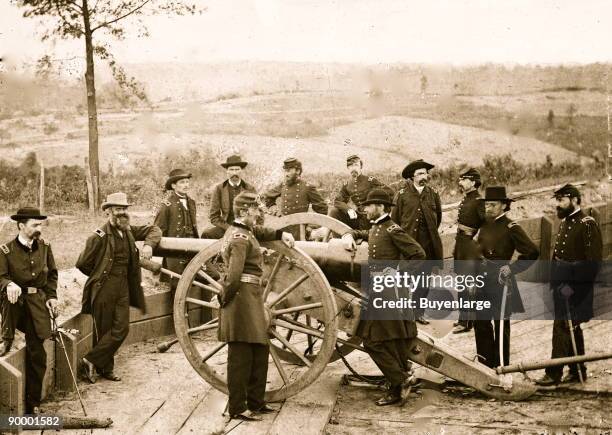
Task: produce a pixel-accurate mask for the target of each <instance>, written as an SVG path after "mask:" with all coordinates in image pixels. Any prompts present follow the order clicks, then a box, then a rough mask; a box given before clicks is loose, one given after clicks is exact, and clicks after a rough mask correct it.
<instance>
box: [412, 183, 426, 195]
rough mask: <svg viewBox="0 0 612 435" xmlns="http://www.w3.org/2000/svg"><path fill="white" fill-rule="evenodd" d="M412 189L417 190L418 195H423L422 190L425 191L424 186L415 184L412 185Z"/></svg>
mask: <svg viewBox="0 0 612 435" xmlns="http://www.w3.org/2000/svg"><path fill="white" fill-rule="evenodd" d="M414 188H415V189H416V190H417V192H419V193H423V189H425V186H417V185H416V184H415V185H414Z"/></svg>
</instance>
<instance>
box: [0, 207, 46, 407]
mask: <svg viewBox="0 0 612 435" xmlns="http://www.w3.org/2000/svg"><path fill="white" fill-rule="evenodd" d="M11 219H13V220H14V221H16V222H17V228H18V230H19V234H18V235H17V237H16V238H15V239H13V240H11V241H10V242H8V243H6V244H4V245H0V305H1V308H2V347H0V356H3V355H6V354H7V353H8V352H9V351H10V349H11V345H12V343H13V338H14V335H15V328H18V329H19V330H20V331H22V332H23V333H24V334H25V339H26V360H25V370H26V376H25V382H26V391H25V393H26V397H25V401H26V414H38V413H39V412H40V409H39V407H40V399H41V392H42V383H43V378H44V376H45V372H46V370H47V353H46V352H45V348H44V346H43V343H44V340H45V339H47V338H49V337H50V336H51V320H50V317H49V311H51V313H52V314H53V316H56V315H57V267H56V266H55V260H54V259H53V252H52V251H51V245H49V242H47V241H45V240H43V239H42V238H41V237H40V234H41V232H40V229H41V225H42V221H43V220H45V219H47V217H46V216H43V215H41V214H40V211H39V210H38V209H37V208H33V207H24V208H21V209H19V210H18V211H17V213H16V214H14V215H12V216H11Z"/></svg>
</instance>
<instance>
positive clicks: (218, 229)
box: [202, 155, 255, 239]
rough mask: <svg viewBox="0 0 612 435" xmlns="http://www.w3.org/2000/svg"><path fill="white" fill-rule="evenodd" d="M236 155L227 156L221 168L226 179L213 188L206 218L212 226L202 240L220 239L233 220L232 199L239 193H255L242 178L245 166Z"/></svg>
mask: <svg viewBox="0 0 612 435" xmlns="http://www.w3.org/2000/svg"><path fill="white" fill-rule="evenodd" d="M247 164H248V163H247V162H245V161H243V160H242V158H241V157H240V156H238V155H233V156H229V157H228V158H227V159H226V161H225V162H224V163H221V166H222V167H223V168H225V171H226V173H227V179H226V180H225V181H224V182H222V183H219V184H217V185H216V186H215V188H214V190H213V193H212V196H211V198H210V210H209V211H208V218H209V219H210V223H211V224H212V226H210V227H208V228H206V229H204V231H203V232H202V238H203V239H220V238H221V237H223V234H225V230H227V229H228V228H229V226H230V225H231V223H232V221H233V220H234V210H233V204H234V198H236V197H237V196H238V195H239V194H240V193H242V192H244V191H246V192H255V187H254V186H252V185H251V184H249V183H247V182H246V181H245V180H244V179H243V178H242V172H243V171H244V168H245V167H246V166H247Z"/></svg>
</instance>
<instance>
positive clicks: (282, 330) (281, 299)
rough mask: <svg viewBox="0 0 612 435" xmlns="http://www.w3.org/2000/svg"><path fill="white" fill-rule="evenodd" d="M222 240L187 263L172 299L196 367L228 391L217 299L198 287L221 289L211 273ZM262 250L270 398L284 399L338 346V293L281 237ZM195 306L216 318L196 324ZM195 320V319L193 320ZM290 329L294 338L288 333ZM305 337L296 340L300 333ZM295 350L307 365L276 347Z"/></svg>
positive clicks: (219, 265)
mask: <svg viewBox="0 0 612 435" xmlns="http://www.w3.org/2000/svg"><path fill="white" fill-rule="evenodd" d="M221 244H222V241H219V242H216V243H214V244H212V245H211V246H209V247H207V248H206V249H203V250H202V251H200V252H199V253H198V254H197V255H196V256H195V257H194V258H193V259H192V260H191V262H190V263H189V264H188V265H187V267H186V268H185V270H184V272H183V274H182V276H181V279H180V280H179V283H178V286H177V289H176V295H175V299H174V326H175V330H176V335H177V338H178V341H179V343H180V345H181V347H182V349H183V352H184V353H185V356H186V357H187V359H188V360H189V362H190V364H191V365H192V366H193V368H194V369H195V370H196V371H197V372H198V374H199V375H200V376H201V377H202V378H204V380H206V381H207V382H208V383H209V384H211V385H212V386H213V387H214V388H216V389H218V390H220V391H222V392H224V393H226V394H227V391H228V390H227V381H226V375H227V346H226V343H222V342H219V341H217V332H218V331H217V330H218V320H217V319H218V317H216V316H217V315H218V314H219V310H218V304H216V303H215V302H214V301H213V302H209V301H207V300H204V299H205V298H204V299H203V298H202V296H200V294H201V290H200V289H206V290H208V291H211V292H213V293H217V294H218V293H219V292H220V285H219V283H217V281H215V280H214V279H213V278H212V277H211V276H210V274H209V273H207V272H210V271H211V270H215V271H219V270H222V269H223V266H224V265H223V264H222V259H221V258H220V256H219V255H218V253H219V252H220V250H221ZM261 245H262V247H263V248H265V249H264V274H263V275H262V278H263V281H262V285H263V287H264V301H265V310H266V311H265V312H266V314H267V317H268V319H267V320H268V325H269V327H268V333H269V343H270V361H269V364H270V368H269V370H268V386H267V391H266V401H269V402H273V401H280V400H284V399H286V398H288V397H290V396H292V395H294V394H296V393H298V392H299V391H301V390H302V389H304V388H305V387H307V386H308V385H310V384H311V383H312V382H314V380H315V379H316V378H317V377H318V376H319V375H320V374H321V372H322V371H323V370H324V369H325V366H326V365H327V364H328V362H329V360H330V358H331V356H332V354H333V353H334V351H335V348H336V336H337V333H338V326H337V317H336V315H337V306H336V299H335V297H334V294H333V292H332V290H331V288H330V286H329V283H328V282H327V279H326V278H325V275H324V274H323V272H322V271H321V269H320V268H319V266H318V265H317V264H316V263H315V262H314V261H313V260H312V259H311V258H310V257H308V256H307V255H306V254H304V253H303V252H302V251H300V250H299V249H297V248H294V249H289V248H288V247H287V246H285V245H284V244H283V243H282V242H279V241H275V242H266V243H262V244H261ZM197 307H206V308H208V309H212V310H213V313H214V314H213V320H211V321H209V322H206V323H201V324H199V325H197V326H193V324H194V322H193V315H192V312H193V310H194V309H196V308H197ZM294 313H304V314H303V316H304V318H305V316H306V314H307V315H308V317H309V318H310V319H311V320H312V321H313V322H314V320H315V319H316V322H317V327H314V326H309V325H308V324H306V323H303V322H302V321H301V317H299V316H298V318H297V319H294ZM190 319H191V320H190ZM289 332H291V333H292V335H293V340H291V341H289V340H287V339H286V336H287V335H288V334H289ZM298 335H299V336H300V337H301V340H297V339H296V338H297V336H298ZM314 339H317V353H316V355H315V356H314V357H313V358H306V357H304V349H305V347H307V346H308V345H309V343H311V342H312V341H313V340H314ZM283 347H284V348H285V349H283V350H284V351H286V352H287V353H289V354H291V355H293V356H294V357H295V358H296V359H298V360H300V362H301V363H302V364H303V365H304V367H297V366H295V365H292V364H290V363H289V362H288V361H286V360H285V359H284V358H281V357H280V355H279V353H278V351H277V350H278V349H282V348H283Z"/></svg>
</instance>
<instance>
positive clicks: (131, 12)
mask: <svg viewBox="0 0 612 435" xmlns="http://www.w3.org/2000/svg"><path fill="white" fill-rule="evenodd" d="M150 1H151V0H145V1H144V2H142V3H141V4H140V5H139V6H137V7H135V8H134V9H132V10H130V11H128V12H126V13H125V14H123V15H120V16H118V17H117V18H115V19H112V20H110V21H106V22H104V23H102V24H99V25H97V26H96V27H94V28H92V29H91V33H93V32H95V31H96V30H98V29H99V28H101V27H106V26H108V25H109V24H113V23H116V22H117V21H121V20H123V19H124V18H126V17H129V16H130V15H132V14H134V13H136V12H138V11H139V10H140V9H142V8H143V7H144V6H145V5H146V4H147V3H149V2H150Z"/></svg>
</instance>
